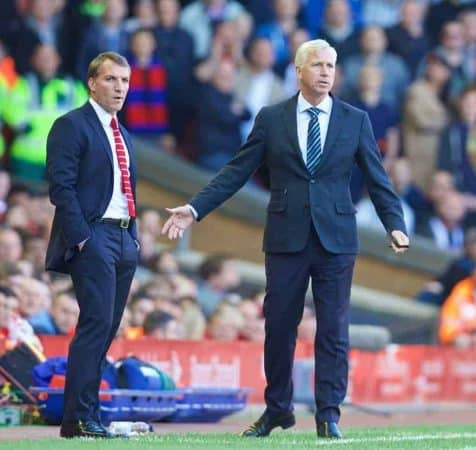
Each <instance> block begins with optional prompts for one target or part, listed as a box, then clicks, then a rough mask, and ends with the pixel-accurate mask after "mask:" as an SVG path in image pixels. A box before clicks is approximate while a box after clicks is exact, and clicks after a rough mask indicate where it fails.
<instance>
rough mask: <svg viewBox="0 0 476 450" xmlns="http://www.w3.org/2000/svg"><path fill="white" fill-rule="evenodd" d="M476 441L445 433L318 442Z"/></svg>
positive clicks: (320, 442) (471, 435)
mask: <svg viewBox="0 0 476 450" xmlns="http://www.w3.org/2000/svg"><path fill="white" fill-rule="evenodd" d="M472 438H473V439H476V433H469V432H468V433H445V434H407V435H397V436H377V437H368V438H349V439H345V438H344V439H342V440H339V439H334V440H332V439H329V440H326V441H323V440H322V439H318V440H317V444H318V445H329V444H333V445H342V444H352V443H365V442H405V441H407V442H408V441H431V440H432V441H436V440H442V439H443V440H447V441H449V440H453V439H472ZM474 448H475V450H476V447H474Z"/></svg>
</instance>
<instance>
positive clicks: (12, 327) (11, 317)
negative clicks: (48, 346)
mask: <svg viewBox="0 0 476 450" xmlns="http://www.w3.org/2000/svg"><path fill="white" fill-rule="evenodd" d="M17 311H18V299H17V298H16V295H15V293H14V292H13V290H12V289H10V288H9V287H8V286H6V285H4V284H2V285H0V341H2V344H3V346H4V347H5V348H6V349H7V350H9V349H12V348H14V347H15V346H16V345H17V344H19V343H21V342H24V343H26V344H28V345H29V346H30V348H33V349H34V350H35V351H36V352H37V353H41V352H42V351H43V347H42V345H41V342H40V340H39V339H38V337H37V336H36V335H35V333H34V332H33V328H32V327H31V325H30V324H29V323H28V322H27V321H26V320H25V319H22V318H21V317H20V316H19V315H18V312H17Z"/></svg>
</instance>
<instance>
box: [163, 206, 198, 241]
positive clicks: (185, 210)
mask: <svg viewBox="0 0 476 450" xmlns="http://www.w3.org/2000/svg"><path fill="white" fill-rule="evenodd" d="M165 209H166V211H168V212H169V213H170V214H172V215H171V216H170V217H169V218H168V219H167V221H166V222H165V223H164V226H163V227H162V234H167V236H168V238H169V239H177V238H181V237H183V233H184V231H185V230H186V229H187V228H188V227H189V226H190V225H191V224H192V223H193V221H194V220H195V217H194V216H193V213H192V210H191V209H190V208H189V207H188V206H187V205H183V206H177V207H176V208H165Z"/></svg>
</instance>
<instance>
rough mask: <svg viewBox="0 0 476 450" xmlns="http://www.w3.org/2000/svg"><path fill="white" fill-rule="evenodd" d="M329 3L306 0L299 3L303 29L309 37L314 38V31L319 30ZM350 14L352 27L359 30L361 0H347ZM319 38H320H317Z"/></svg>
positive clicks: (319, 0) (318, 0)
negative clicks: (307, 32)
mask: <svg viewBox="0 0 476 450" xmlns="http://www.w3.org/2000/svg"><path fill="white" fill-rule="evenodd" d="M327 3H329V2H323V1H321V0H307V1H305V2H301V13H300V15H301V16H302V18H303V24H302V25H303V27H305V28H306V29H307V30H308V31H309V33H310V34H311V37H314V34H315V31H316V29H317V30H319V29H320V28H321V25H322V23H323V21H324V20H325V8H326V6H327ZM347 3H348V5H349V7H350V10H351V12H352V14H351V16H352V23H353V26H354V27H356V28H359V27H360V25H361V23H362V0H347ZM317 37H320V36H317Z"/></svg>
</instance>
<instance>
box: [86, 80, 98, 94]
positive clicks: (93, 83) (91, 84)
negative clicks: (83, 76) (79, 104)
mask: <svg viewBox="0 0 476 450" xmlns="http://www.w3.org/2000/svg"><path fill="white" fill-rule="evenodd" d="M95 87H96V80H95V79H94V78H88V88H89V92H94V91H95V90H96V89H95Z"/></svg>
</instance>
